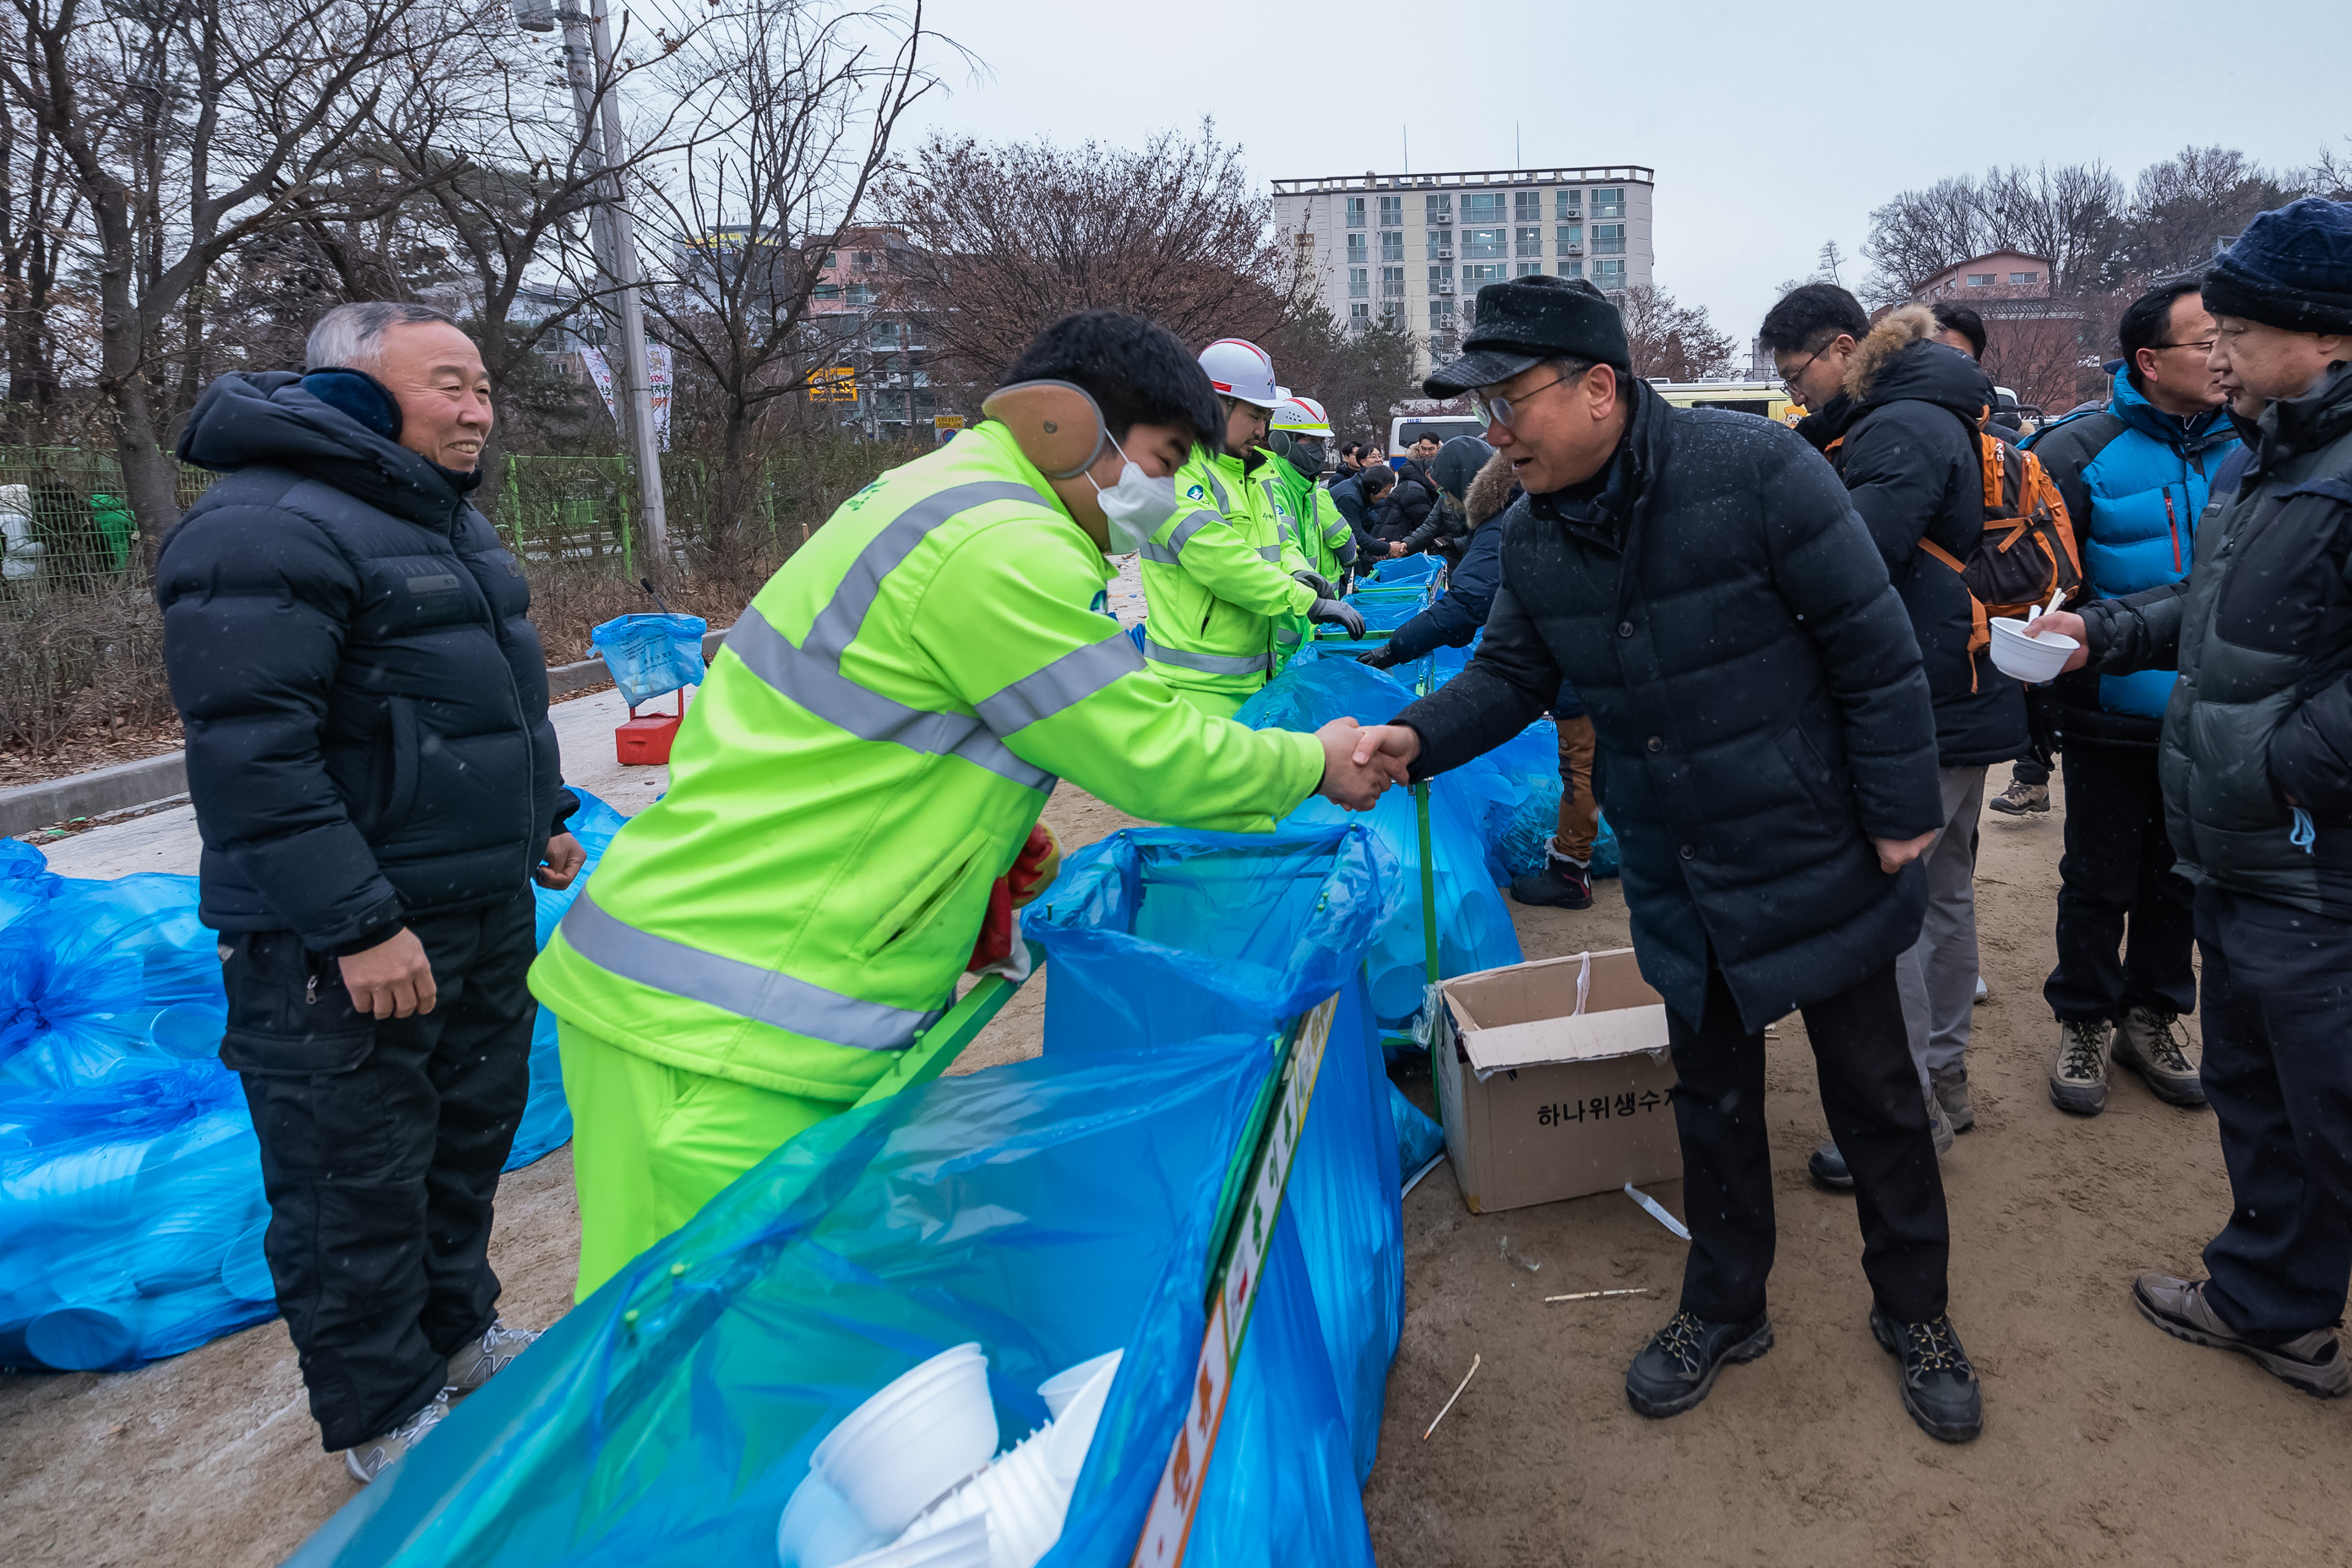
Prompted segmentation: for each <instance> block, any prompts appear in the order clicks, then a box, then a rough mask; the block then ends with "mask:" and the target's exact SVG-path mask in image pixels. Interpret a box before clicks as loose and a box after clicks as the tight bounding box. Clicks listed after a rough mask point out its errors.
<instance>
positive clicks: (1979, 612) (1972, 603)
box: [1919, 539, 1992, 692]
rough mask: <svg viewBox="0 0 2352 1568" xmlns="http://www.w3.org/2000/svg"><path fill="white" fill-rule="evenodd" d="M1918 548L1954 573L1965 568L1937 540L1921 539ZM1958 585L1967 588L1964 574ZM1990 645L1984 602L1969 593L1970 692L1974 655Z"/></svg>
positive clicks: (1973, 682)
mask: <svg viewBox="0 0 2352 1568" xmlns="http://www.w3.org/2000/svg"><path fill="white" fill-rule="evenodd" d="M1919 548H1920V549H1922V550H1924V551H1926V552H1927V553H1928V554H1930V555H1932V556H1934V557H1935V558H1936V559H1937V560H1938V561H1940V562H1942V563H1944V564H1945V565H1947V566H1948V567H1950V568H1951V569H1952V571H1953V572H1954V573H1955V574H1960V573H1963V572H1964V571H1965V570H1966V569H1965V568H1964V567H1962V566H1961V565H1960V563H1959V559H1958V557H1957V556H1955V555H1954V554H1953V553H1952V552H1950V551H1948V550H1947V549H1945V548H1944V547H1943V546H1942V545H1940V544H1938V543H1937V542H1935V541H1934V540H1932V539H1922V540H1921V541H1920V542H1919ZM1960 586H1961V588H1962V590H1963V591H1964V592H1965V591H1966V590H1967V588H1968V580H1967V578H1966V577H1965V576H1963V577H1962V578H1961V582H1960ZM1991 646H1992V627H1991V626H1989V625H1987V624H1986V622H1985V607H1984V603H1983V601H1982V600H1980V599H1979V598H1978V597H1977V596H1976V595H1975V594H1973V593H1969V690H1970V691H1971V692H1973V691H1975V690H1976V689H1977V659H1976V656H1977V655H1978V653H1979V652H1980V651H1982V650H1983V649H1985V648H1989V647H1991Z"/></svg>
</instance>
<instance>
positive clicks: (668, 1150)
mask: <svg viewBox="0 0 2352 1568" xmlns="http://www.w3.org/2000/svg"><path fill="white" fill-rule="evenodd" d="M1011 381H1012V382H1013V383H1015V384H1012V385H1008V386H1007V387H1006V388H1004V389H1002V390H1000V391H999V392H998V393H997V394H996V395H994V396H993V397H992V398H991V400H990V401H989V403H988V404H987V405H985V408H986V410H987V412H988V413H989V414H990V416H991V417H990V419H989V421H988V422H987V423H983V424H982V425H980V426H977V427H976V428H974V429H971V430H967V431H966V432H964V433H963V434H962V435H961V436H960V437H958V438H957V439H956V440H955V441H954V442H953V443H952V444H951V445H950V446H947V447H941V448H940V449H939V450H937V451H935V452H932V453H929V454H927V455H926V456H924V457H921V458H917V459H916V460H915V461H913V462H910V463H908V464H906V465H905V466H903V467H901V468H894V469H891V470H890V471H888V472H887V473H885V474H884V475H883V476H882V477H881V478H879V479H877V480H875V481H874V482H873V483H872V484H870V485H868V486H866V488H865V489H862V490H860V491H859V492H858V493H857V494H856V495H855V496H853V497H851V498H850V499H849V500H848V501H846V502H845V503H844V504H843V506H842V508H841V509H840V510H838V511H837V512H835V514H834V516H833V518H832V519H831V520H830V521H828V522H827V523H826V524H825V525H824V528H823V529H821V530H820V531H818V532H817V533H816V535H815V536H814V538H813V539H811V540H810V542H808V543H806V544H804V545H803V546H802V547H801V549H800V550H799V551H798V552H796V553H795V554H794V555H793V558H792V559H791V561H790V562H788V563H786V564H785V565H784V567H783V568H782V570H781V571H779V572H778V573H777V574H776V575H775V576H774V577H773V578H772V579H771V580H770V581H769V583H768V584H767V585H766V586H765V587H764V588H762V589H761V591H760V593H759V595H758V596H757V597H756V598H754V599H753V600H752V602H751V605H749V606H747V607H746V608H745V609H744V611H743V612H742V614H741V616H740V617H739V618H738V619H737V621H736V623H735V626H734V629H733V630H732V631H731V632H730V634H729V636H728V638H727V643H726V646H725V647H724V648H723V649H721V650H720V652H719V657H718V658H717V659H716V660H714V661H713V663H712V664H711V667H710V668H709V672H708V674H707V678H706V679H705V682H704V684H703V686H702V688H701V690H700V693H699V694H698V698H697V700H696V701H695V702H694V704H693V706H692V707H691V708H690V709H689V710H688V713H687V717H686V721H685V724H684V726H683V727H682V728H681V729H680V731H679V732H678V736H677V742H676V745H675V747H674V749H673V752H672V755H671V764H670V765H671V773H670V787H669V791H668V793H667V795H664V796H663V797H662V799H661V800H659V801H658V802H656V804H655V805H652V806H651V807H649V808H648V809H647V810H646V812H644V813H643V814H642V815H640V816H637V817H635V819H633V820H632V821H631V822H630V823H629V824H628V826H625V828H623V829H622V831H621V832H620V834H619V835H618V836H617V837H615V838H614V841H613V844H612V847H611V848H609V849H608V850H607V851H606V852H605V855H604V861H603V863H602V864H601V865H600V867H599V868H597V870H596V872H595V873H594V875H593V878H592V879H591V880H590V882H589V883H588V885H587V886H586V887H585V888H584V889H583V891H582V892H581V894H580V896H579V899H578V901H577V902H575V903H574V904H573V905H572V910H571V911H570V912H569V913H568V914H567V915H566V916H565V917H564V920H563V921H562V924H561V925H560V926H559V927H558V928H557V931H556V933H555V936H554V938H553V939H552V940H551V942H549V943H548V945H547V948H546V950H545V952H543V953H542V954H541V957H540V959H539V961H538V963H536V964H535V965H534V966H533V968H532V970H531V973H530V980H531V989H532V991H533V992H534V993H535V994H537V995H538V997H539V998H540V1000H541V1001H542V1002H544V1003H545V1004H546V1005H548V1006H549V1007H550V1008H551V1010H552V1011H553V1012H554V1013H555V1014H556V1016H557V1019H558V1024H559V1029H558V1038H559V1044H560V1047H561V1050H562V1062H563V1079H564V1090H565V1093H566V1095H567V1096H568V1097H569V1099H570V1100H571V1104H572V1116H573V1121H574V1127H575V1134H574V1142H573V1155H572V1160H573V1170H574V1180H575V1182H576V1184H577V1186H578V1191H579V1200H580V1215H581V1260H580V1278H579V1287H578V1289H579V1294H580V1296H581V1297H582V1298H583V1299H584V1298H585V1297H586V1296H587V1295H588V1294H589V1293H590V1292H591V1291H593V1289H596V1287H597V1286H599V1285H600V1284H602V1283H603V1282H604V1280H605V1279H608V1278H610V1277H611V1276H612V1275H613V1274H614V1272H616V1271H617V1270H618V1269H620V1268H622V1267H623V1266H624V1265H625V1263H626V1262H627V1261H628V1260H629V1259H630V1258H633V1257H635V1255H636V1254H637V1253H639V1252H640V1251H642V1250H643V1249H644V1248H645V1247H647V1246H650V1245H651V1244H652V1243H653V1242H655V1241H656V1240H658V1239H659V1238H660V1237H662V1236H664V1235H666V1234H667V1233H668V1232H669V1231H670V1230H673V1229H675V1228H676V1227H677V1226H679V1225H682V1224H684V1223H685V1222H686V1221H687V1220H688V1218H690V1217H691V1216H692V1215H693V1214H694V1213H695V1211H696V1210H697V1209H698V1208H699V1207H700V1206H701V1205H702V1204H703V1203H704V1202H705V1201H706V1200H708V1199H709V1197H711V1196H712V1195H713V1194H716V1193H718V1192H719V1190H720V1189H721V1188H723V1187H725V1186H726V1185H727V1184H728V1183H730V1181H732V1180H733V1179H734V1178H735V1176H737V1175H739V1174H740V1173H742V1172H743V1171H745V1170H747V1169H749V1168H750V1167H751V1165H753V1164H755V1163H758V1162H759V1161H760V1160H761V1158H763V1157H764V1156H765V1155H766V1154H767V1153H768V1152H770V1151H772V1150H773V1149H774V1148H776V1147H777V1146H778V1145H780V1144H782V1142H785V1141H786V1140H787V1139H789V1138H791V1137H792V1136H793V1134H794V1133H796V1132H798V1131H801V1130H803V1128H805V1127H808V1126H810V1125H812V1124H813V1123H814V1122H816V1121H820V1120H822V1119H823V1118H824V1117H826V1116H830V1115H832V1114H835V1112H838V1111H840V1110H845V1109H846V1108H847V1107H848V1106H849V1105H850V1104H851V1103H853V1102H854V1101H855V1100H856V1099H857V1098H858V1096H859V1095H860V1094H861V1093H862V1092H863V1091H864V1090H866V1089H867V1088H868V1087H870V1086H871V1085H872V1084H874V1083H875V1082H876V1081H877V1079H881V1078H882V1077H883V1076H884V1075H885V1074H887V1072H888V1071H889V1069H890V1068H891V1067H892V1066H893V1064H894V1063H895V1062H896V1061H897V1059H898V1055H897V1053H898V1051H900V1050H901V1049H903V1048H904V1047H906V1046H908V1044H909V1043H910V1042H911V1041H912V1040H913V1038H914V1037H915V1035H916V1033H917V1031H918V1030H919V1029H921V1028H923V1027H924V1026H927V1025H928V1024H929V1022H930V1021H931V1020H932V1019H934V1018H936V1017H937V1016H939V1014H940V1011H941V1010H942V1008H943V1006H944V1005H945V1004H946V1003H947V1002H948V1000H949V999H950V995H951V994H952V992H953V988H954V985H955V981H956V977H957V976H958V974H960V973H962V972H963V970H964V969H965V967H966V963H967V961H968V959H970V958H971V955H972V953H973V951H974V938H975V936H976V935H977V934H978V933H979V932H980V931H981V928H982V919H983V915H984V914H985V912H986V911H987V910H988V908H989V906H990V901H991V890H992V884H994V883H995V882H996V881H997V880H998V879H1002V878H1004V877H1005V876H1006V874H1007V873H1008V871H1010V870H1011V868H1013V865H1014V861H1015V858H1016V856H1019V855H1020V854H1021V853H1022V851H1023V849H1024V845H1025V844H1026V843H1027V842H1028V841H1029V839H1030V837H1031V833H1032V829H1033V826H1034V825H1035V824H1036V822H1037V816H1038V812H1039V810H1040V808H1041V807H1043V806H1044V805H1045V797H1046V795H1047V794H1048V793H1049V792H1050V791H1051V790H1052V789H1053V787H1054V784H1055V781H1056V778H1057V776H1063V775H1066V776H1068V777H1070V778H1072V779H1075V780H1076V781H1077V783H1078V784H1080V785H1081V786H1082V787H1083V788H1085V789H1087V790H1088V791H1089V792H1091V793H1093V794H1095V795H1099V796H1101V797H1102V798H1103V799H1104V800H1106V801H1108V802H1109V803H1110V804H1112V805H1116V806H1118V808H1119V809H1121V810H1123V811H1127V812H1129V813H1132V814H1133V815H1136V816H1144V817H1149V818H1151V819H1154V820H1157V821H1161V822H1169V823H1175V824H1181V825H1184V826H1196V827H1209V828H1219V829H1229V830H1238V831H1244V832H1248V831H1258V832H1263V831H1265V830H1267V829H1270V828H1271V827H1272V826H1274V824H1275V822H1276V820H1277V819H1279V818H1280V817H1282V816H1285V815H1286V813H1288V812H1289V811H1290V810H1291V809H1292V808H1293V807H1295V806H1296V805H1297V804H1298V803H1299V801H1300V800H1302V799H1304V798H1305V797H1306V796H1307V795H1308V794H1310V793H1313V792H1315V791H1317V790H1318V789H1319V790H1320V791H1321V792H1322V793H1323V794H1325V795H1328V796H1329V797H1330V798H1331V799H1333V800H1335V801H1337V802H1339V804H1341V805H1347V806H1349V807H1350V808H1354V809H1364V808H1368V807H1369V806H1370V804H1371V802H1372V801H1373V800H1374V799H1375V798H1377V796H1378V795H1379V792H1380V788H1381V785H1382V784H1384V783H1385V782H1386V781H1385V775H1383V774H1381V773H1377V772H1375V771H1373V770H1372V769H1369V768H1359V767H1357V766H1355V765H1354V764H1353V763H1352V762H1351V761H1350V758H1349V753H1350V752H1351V751H1352V748H1353V745H1354V737H1355V735H1356V733H1357V728H1356V726H1355V724H1354V723H1353V721H1337V722H1335V723H1333V724H1331V725H1328V726H1327V727H1326V728H1325V730H1324V731H1322V732H1320V733H1319V734H1318V735H1302V734H1293V733H1286V732H1283V731H1265V732H1262V733H1261V732H1256V731H1250V730H1247V729H1244V728H1243V727H1242V726H1241V725H1238V724H1234V723H1230V722H1227V721H1223V720H1222V719H1212V718H1208V717H1204V716H1203V715H1202V714H1201V713H1200V712H1199V711H1197V710H1195V709H1193V708H1192V707H1191V706H1188V705H1187V704H1186V703H1184V702H1182V701H1181V700H1178V699H1177V698H1176V697H1175V696H1174V695H1173V694H1172V693H1171V692H1170V690H1169V689H1167V687H1165V686H1164V685H1162V684H1161V683H1160V681H1158V680H1157V679H1153V678H1152V676H1151V675H1150V673H1148V672H1147V671H1146V670H1145V668H1144V667H1143V661H1142V659H1141V658H1140V657H1139V655H1138V654H1137V652H1136V649H1135V647H1134V644H1133V643H1132V642H1131V641H1130V640H1129V637H1128V636H1127V634H1126V633H1125V632H1123V631H1121V630H1120V629H1119V627H1118V625H1117V624H1116V623H1115V622H1113V621H1112V620H1110V619H1108V616H1106V615H1105V614H1104V612H1103V608H1102V606H1103V605H1104V602H1105V595H1104V587H1105V584H1106V583H1107V582H1108V579H1109V576H1110V572H1109V569H1108V566H1107V565H1106V563H1105V562H1104V559H1103V556H1104V551H1105V548H1106V547H1107V545H1108V544H1109V543H1110V542H1111V538H1112V536H1113V534H1114V533H1118V534H1120V535H1122V539H1121V544H1120V547H1121V548H1123V549H1124V548H1133V547H1134V545H1135V544H1137V543H1139V542H1140V541H1141V539H1142V538H1143V537H1144V536H1145V535H1146V534H1148V533H1149V532H1150V531H1151V529H1152V528H1153V527H1155V526H1156V525H1158V524H1159V523H1160V522H1161V521H1164V520H1165V519H1166V518H1168V517H1169V516H1171V515H1173V514H1174V513H1175V511H1176V510H1177V507H1176V497H1175V493H1174V490H1173V487H1172V486H1171V484H1170V482H1169V479H1168V476H1169V474H1170V473H1171V470H1172V469H1173V468H1175V467H1176V465H1177V464H1178V463H1179V462H1181V460H1182V458H1183V456H1184V454H1185V453H1186V452H1187V451H1189V450H1190V449H1191V448H1192V446H1193V445H1194V443H1195V442H1196V441H1197V440H1198V439H1199V438H1200V437H1202V435H1204V434H1205V435H1210V436H1214V435H1216V434H1218V427H1219V426H1221V425H1222V424H1223V411H1222V410H1221V409H1220V408H1219V407H1218V405H1217V404H1216V402H1215V400H1214V398H1213V395H1212V394H1211V392H1210V389H1209V386H1208V384H1207V382H1206V379H1205V377H1203V376H1202V374H1201V372H1200V370H1199V368H1198V367H1197V366H1196V365H1195V364H1194V363H1192V360H1191V359H1190V358H1189V357H1188V356H1187V355H1186V354H1185V353H1184V351H1183V349H1182V347H1181V345H1180V344H1179V343H1177V342H1176V340H1175V339H1173V338H1172V337H1171V336H1169V335H1168V333H1167V332H1165V331H1162V330H1161V329H1160V328H1158V327H1155V326H1152V325H1150V323H1148V322H1144V321H1139V320H1137V319H1135V318H1133V317H1130V316H1125V315H1121V314H1118V313H1117V312H1113V311H1094V312H1088V313H1087V314H1084V315H1080V316H1074V317H1071V318H1069V319H1068V320H1066V321H1063V322H1061V323H1059V324H1058V325H1056V326H1055V327H1054V328H1052V329H1050V330H1049V331H1046V332H1045V334H1044V335H1043V336H1041V337H1040V338H1039V339H1038V340H1037V341H1036V342H1034V343H1033V344H1031V345H1030V347H1029V348H1028V350H1026V351H1025V352H1024V353H1023V355H1022V356H1021V358H1020V360H1019V361H1018V362H1017V363H1015V364H1014V365H1013V370H1012V372H1011Z"/></svg>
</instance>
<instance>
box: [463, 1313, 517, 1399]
mask: <svg viewBox="0 0 2352 1568" xmlns="http://www.w3.org/2000/svg"><path fill="white" fill-rule="evenodd" d="M539 1336H540V1331H539V1330H537V1329H510V1328H508V1327H507V1326H506V1324H505V1323H504V1322H502V1321H499V1319H497V1318H492V1319H491V1320H490V1326H489V1327H488V1329H486V1330H484V1331H482V1337H481V1338H480V1339H478V1340H468V1341H467V1342H465V1343H464V1344H462V1345H459V1346H458V1347H457V1350H456V1351H455V1352H452V1353H451V1355H450V1357H449V1385H448V1388H447V1390H446V1392H448V1393H450V1394H471V1393H473V1392H474V1390H476V1389H478V1388H479V1387H481V1386H482V1384H486V1383H488V1382H489V1381H490V1379H491V1377H492V1376H493V1375H495V1374H496V1373H500V1372H503V1371H505V1370H506V1364H507V1363H509V1362H510V1361H512V1360H514V1358H515V1357H517V1356H519V1355H520V1354H522V1352H525V1351H527V1350H529V1349H530V1347H531V1342H533V1341H534V1340H536V1339H538V1338H539Z"/></svg>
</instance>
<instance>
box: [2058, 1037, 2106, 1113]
mask: <svg viewBox="0 0 2352 1568" xmlns="http://www.w3.org/2000/svg"><path fill="white" fill-rule="evenodd" d="M2114 1033H2115V1026H2114V1025H2113V1024H2110V1023H2108V1022H2107V1021H2106V1020H2105V1018H2099V1019H2095V1020H2094V1021H2092V1022H2090V1023H2087V1024H2077V1023H2073V1022H2062V1023H2061V1024H2060V1025H2059V1026H2058V1059H2057V1060H2056V1061H2054V1062H2053V1063H2052V1064H2051V1066H2050V1103H2051V1104H2053V1105H2054V1106H2056V1107H2057V1108H2058V1109H2059V1110H2071V1111H2073V1112H2074V1114H2075V1115H2077V1116H2096V1115H2097V1114H2098V1113H2099V1112H2100V1111H2102V1110H2105V1109H2106V1108H2107V1043H2108V1040H2109V1038H2110V1037H2112V1036H2113V1034H2114Z"/></svg>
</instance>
